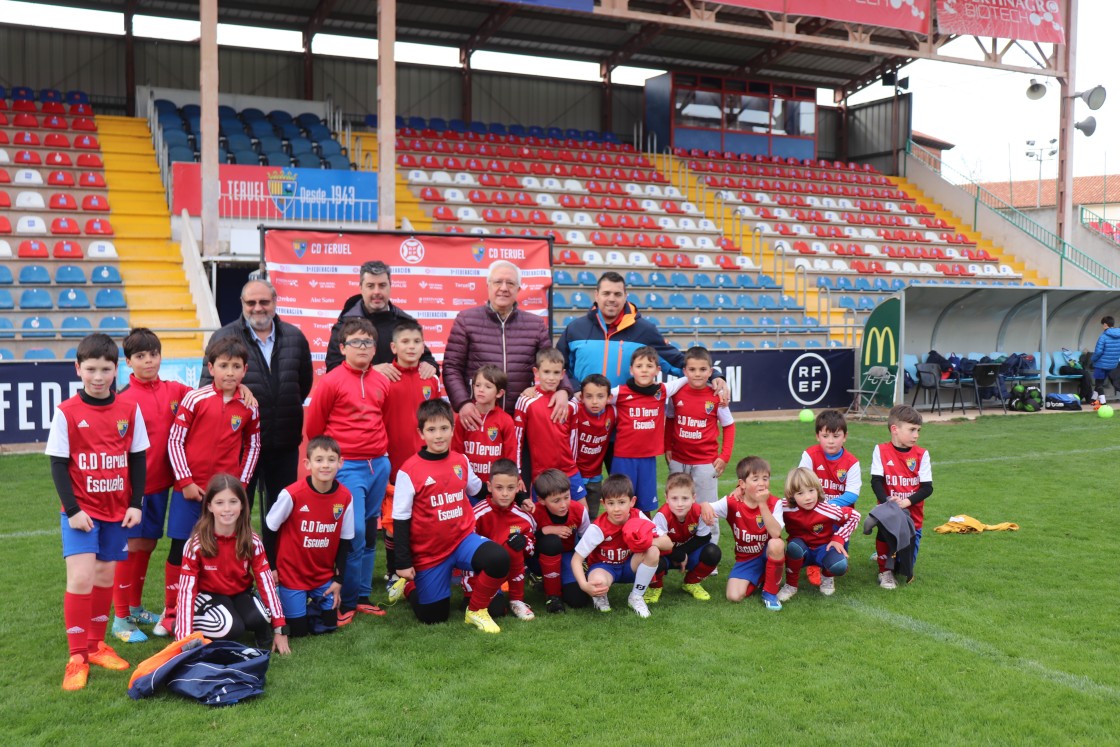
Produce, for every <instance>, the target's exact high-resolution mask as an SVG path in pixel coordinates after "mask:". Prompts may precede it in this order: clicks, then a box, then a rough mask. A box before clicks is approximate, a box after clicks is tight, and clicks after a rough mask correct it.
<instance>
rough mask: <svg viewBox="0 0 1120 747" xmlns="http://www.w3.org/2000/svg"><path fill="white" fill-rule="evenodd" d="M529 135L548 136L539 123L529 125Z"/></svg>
mask: <svg viewBox="0 0 1120 747" xmlns="http://www.w3.org/2000/svg"><path fill="white" fill-rule="evenodd" d="M528 136H529V137H540V138H543V137H546V135H545V131H544V128H543V127H540V126H538V125H531V126H530V127H529V132H528Z"/></svg>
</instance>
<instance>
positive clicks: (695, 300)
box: [692, 293, 715, 311]
mask: <svg viewBox="0 0 1120 747" xmlns="http://www.w3.org/2000/svg"><path fill="white" fill-rule="evenodd" d="M692 305H693V307H695V308H697V309H701V310H703V311H711V310H712V309H714V308H715V306H713V305H712V299H710V298H708V294H707V293H693V294H692Z"/></svg>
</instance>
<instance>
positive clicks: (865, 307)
mask: <svg viewBox="0 0 1120 747" xmlns="http://www.w3.org/2000/svg"><path fill="white" fill-rule="evenodd" d="M875 305H876V299H875V298H874V297H873V296H860V297H859V301H858V302H857V303H856V310H857V311H873V310H874V309H875Z"/></svg>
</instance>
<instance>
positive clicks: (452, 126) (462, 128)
mask: <svg viewBox="0 0 1120 747" xmlns="http://www.w3.org/2000/svg"><path fill="white" fill-rule="evenodd" d="M447 129H449V130H451V131H452V132H466V131H467V123H466V122H464V121H463V120H461V119H449V120H447Z"/></svg>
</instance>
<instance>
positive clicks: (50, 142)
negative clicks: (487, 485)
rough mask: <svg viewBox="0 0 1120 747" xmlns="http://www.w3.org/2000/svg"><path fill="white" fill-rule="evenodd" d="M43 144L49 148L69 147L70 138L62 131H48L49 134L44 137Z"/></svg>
mask: <svg viewBox="0 0 1120 747" xmlns="http://www.w3.org/2000/svg"><path fill="white" fill-rule="evenodd" d="M43 145H45V146H47V147H48V148H69V147H70V138H68V137H66V136H65V135H63V134H62V133H61V132H48V133H47V136H46V137H44V138H43Z"/></svg>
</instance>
